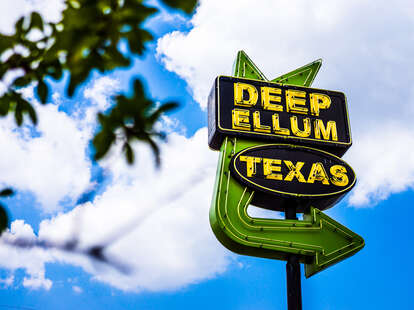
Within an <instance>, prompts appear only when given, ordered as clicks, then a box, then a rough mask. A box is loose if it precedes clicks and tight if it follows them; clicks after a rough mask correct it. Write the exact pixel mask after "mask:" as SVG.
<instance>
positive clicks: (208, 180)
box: [0, 0, 414, 309]
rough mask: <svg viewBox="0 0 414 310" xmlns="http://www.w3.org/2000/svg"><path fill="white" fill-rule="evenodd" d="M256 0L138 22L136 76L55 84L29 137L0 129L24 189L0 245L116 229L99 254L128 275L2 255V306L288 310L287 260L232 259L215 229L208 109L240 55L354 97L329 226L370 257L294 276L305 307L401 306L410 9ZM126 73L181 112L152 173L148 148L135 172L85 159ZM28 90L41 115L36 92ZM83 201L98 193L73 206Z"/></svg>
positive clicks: (6, 124) (11, 9) (407, 195)
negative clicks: (211, 94)
mask: <svg viewBox="0 0 414 310" xmlns="http://www.w3.org/2000/svg"><path fill="white" fill-rule="evenodd" d="M262 2H263V3H261V4H260V5H257V4H255V5H254V6H253V5H252V4H251V2H249V1H240V0H239V1H226V2H225V3H224V2H223V1H218V0H217V1H213V0H210V1H201V3H200V6H199V7H198V9H197V11H196V13H195V15H193V16H190V17H188V16H185V15H183V14H180V13H178V12H176V11H172V10H166V9H165V8H162V10H161V13H160V14H158V15H157V16H156V17H154V18H153V19H152V20H150V21H149V22H148V24H147V27H148V28H149V29H150V30H151V31H152V33H153V34H154V36H155V37H156V39H155V41H154V42H153V43H151V44H149V45H148V49H147V52H146V54H145V56H144V57H143V58H137V59H135V61H134V63H133V65H132V66H131V67H130V68H128V69H125V70H119V71H116V72H112V73H108V74H106V75H103V76H99V75H94V76H92V77H91V78H90V79H89V80H88V81H87V82H86V83H85V84H84V85H83V86H82V88H81V89H79V91H78V92H77V94H76V96H75V97H74V98H72V99H68V98H66V97H65V95H64V91H63V89H64V82H65V81H64V80H62V81H60V82H58V83H54V84H53V92H54V94H53V96H52V99H51V102H50V104H48V105H46V106H39V107H38V111H39V119H40V122H39V125H38V127H37V128H36V129H35V130H36V135H33V128H30V126H29V125H27V126H25V127H24V128H23V129H22V130H16V128H15V124H14V121H13V119H8V118H7V119H1V120H0V145H1V146H2V149H3V150H7V151H4V152H2V154H1V155H0V159H1V160H0V171H2V175H1V176H0V183H1V185H11V186H13V187H14V188H16V190H17V192H18V194H17V195H16V196H15V197H13V198H10V199H5V200H4V201H3V202H4V203H5V204H7V206H8V209H9V210H10V214H11V216H12V223H11V227H10V230H9V231H8V232H7V233H6V234H7V237H9V238H13V237H25V238H33V239H37V240H45V239H48V240H52V241H56V242H59V241H64V240H67V239H68V238H70V237H73V234H74V231H77V237H78V238H79V240H80V242H81V246H82V247H87V246H88V245H91V244H95V243H97V242H98V243H99V242H105V241H106V240H112V238H113V236H117V235H118V234H117V232H119V231H121V232H122V234H121V235H122V237H121V238H115V241H114V242H112V243H111V246H110V247H109V248H108V255H109V256H110V257H112V258H114V259H115V260H116V261H119V262H122V263H125V264H127V265H128V266H131V267H132V269H133V270H134V271H133V272H132V274H127V275H125V274H121V273H119V272H118V271H117V270H115V269H114V268H112V267H110V266H107V265H101V264H98V263H96V262H94V261H90V260H89V259H88V258H87V257H84V256H77V255H71V254H68V253H62V252H59V251H54V250H50V251H46V250H42V249H31V250H27V249H23V250H22V249H16V248H12V247H9V246H6V245H4V244H3V243H1V244H0V300H1V302H0V309H19V308H18V307H20V309H101V308H104V307H105V308H110V309H167V308H168V309H175V308H179V309H182V308H190V307H192V308H197V309H208V308H211V307H215V308H218V309H221V308H228V309H285V308H286V283H285V282H286V280H285V263H284V262H282V261H274V260H266V259H260V258H253V257H246V256H239V255H236V254H232V253H230V252H229V251H227V250H226V249H225V248H224V247H223V246H221V245H220V243H219V242H218V241H217V240H216V239H215V237H214V235H213V233H212V231H211V229H210V227H209V224H208V210H209V205H210V200H211V195H212V186H213V182H214V178H215V170H216V164H217V156H218V154H217V152H214V151H211V150H209V149H208V147H207V131H206V128H205V127H206V125H207V115H206V110H205V107H206V97H207V94H208V91H209V90H210V87H211V86H212V83H213V80H214V78H215V77H216V76H217V75H222V74H224V75H228V74H230V73H231V66H232V63H233V61H234V58H235V56H236V53H237V51H238V50H241V49H243V50H245V51H246V52H247V54H248V55H249V56H250V57H251V58H252V59H253V61H255V63H256V64H257V65H258V66H259V68H260V69H261V70H262V71H263V72H264V73H265V75H266V76H267V77H269V78H273V77H276V76H279V75H280V74H283V73H286V72H288V71H290V70H292V69H295V68H297V67H299V66H301V65H304V64H306V63H309V62H311V61H313V60H316V59H318V58H322V59H323V65H322V68H321V71H320V73H319V75H318V76H317V77H316V79H315V82H314V85H313V86H314V87H318V88H324V89H331V90H338V91H343V92H344V93H345V94H346V96H347V99H348V106H349V110H350V118H351V129H352V133H353V140H354V145H353V146H352V147H351V149H350V150H349V151H348V152H347V154H346V155H345V157H344V158H345V160H347V162H348V163H349V164H350V165H351V166H352V167H353V168H354V169H355V171H356V175H357V178H358V184H357V186H356V187H355V188H354V189H353V191H352V192H351V193H350V194H348V196H347V197H346V199H344V200H343V201H341V203H339V204H338V205H336V206H335V207H334V208H332V209H330V210H328V211H327V214H328V215H329V216H331V217H332V218H334V219H335V220H337V221H338V222H340V223H342V224H343V225H345V226H347V227H349V228H350V229H351V230H353V231H355V232H356V233H358V234H359V235H361V236H362V237H363V238H364V239H365V242H366V246H365V248H364V249H363V250H361V251H360V252H359V253H357V254H356V255H355V256H353V257H351V258H349V259H347V260H345V261H343V262H341V263H339V264H337V265H335V266H332V267H330V268H328V269H327V270H325V271H323V272H321V273H319V274H317V275H315V276H313V277H311V278H310V279H305V278H304V277H303V272H302V294H303V305H304V309H360V308H367V309H371V308H376V309H389V308H390V307H394V308H410V306H411V301H410V298H409V293H410V291H409V290H410V284H411V279H412V278H413V276H414V274H413V271H412V269H411V268H410V265H409V257H411V255H412V254H413V253H412V252H413V251H412V249H411V244H412V243H413V241H412V237H411V236H410V234H409V230H408V229H409V227H410V216H409V215H410V213H411V202H412V201H413V199H414V193H413V190H412V188H413V185H414V155H413V154H414V152H413V150H414V149H413V145H414V124H413V123H412V121H411V120H412V117H413V116H414V115H413V114H414V108H413V107H414V88H413V86H412V85H414V84H413V82H414V81H413V80H414V76H413V74H412V73H411V71H412V70H410V68H412V67H413V65H414V63H413V62H414V60H413V59H412V55H413V52H414V46H413V44H412V42H411V41H412V40H411V38H412V37H413V29H414V27H413V26H414V25H413V24H414V19H413V17H412V16H414V15H413V14H412V11H413V9H414V6H413V5H412V4H411V3H410V2H408V1H396V2H395V3H393V5H392V6H390V5H389V3H387V2H385V1H375V2H373V1H335V2H329V3H326V1H322V0H317V1H311V2H310V1H305V0H301V1H298V2H295V3H294V4H293V3H285V1H284V2H279V1H273V0H268V1H267V0H263V1H262ZM155 4H156V3H155ZM0 8H1V10H0V12H3V13H0V14H1V15H4V16H3V17H4V18H3V19H0V20H1V21H0V30H1V31H3V32H7V31H9V30H10V25H12V23H13V21H14V20H16V19H17V17H18V16H20V15H21V14H24V13H27V12H29V11H30V10H31V9H33V8H35V9H37V10H40V11H41V12H42V13H43V14H44V15H45V16H46V17H47V18H48V19H49V20H58V19H59V14H60V13H59V12H60V10H61V5H60V4H59V1H54V0H48V1H40V0H33V1H29V0H16V1H13V3H1V4H0ZM4 12H7V14H5V13H4ZM135 75H138V76H141V77H143V78H144V79H145V81H146V91H147V92H148V93H149V94H150V95H151V96H152V97H153V98H154V99H156V100H157V101H160V102H164V101H167V100H178V101H179V102H180V108H179V109H178V110H177V111H176V112H174V113H172V114H170V115H168V116H167V117H166V118H164V119H163V120H162V122H160V124H158V126H160V127H161V128H163V129H164V130H165V131H167V132H168V133H169V140H168V143H166V144H163V145H162V163H163V164H162V168H161V169H160V170H156V169H155V167H154V164H153V158H152V154H151V152H150V151H149V150H148V149H147V147H146V146H143V145H136V146H135V147H136V151H137V154H138V156H137V163H136V165H135V166H134V167H128V166H127V165H126V164H125V162H124V158H123V156H121V155H120V154H121V151H120V148H116V149H114V150H113V152H112V153H111V154H109V156H108V157H107V158H106V159H104V160H103V161H102V162H99V163H95V162H93V161H92V160H91V158H90V144H89V141H90V138H91V137H92V135H93V132H94V130H95V128H96V123H95V114H96V112H97V111H100V110H104V109H107V108H109V107H110V106H111V99H110V98H111V96H112V95H114V94H116V93H117V92H119V91H126V92H127V91H128V90H129V86H130V84H129V81H130V79H131V77H133V76H135ZM6 82H7V81H2V83H6ZM24 94H25V96H26V98H28V99H29V100H31V101H32V102H33V104H35V105H36V104H37V99H36V97H35V96H33V88H31V87H29V88H27V89H26V90H25V91H24ZM85 193H93V194H92V195H89V196H88V197H87V198H88V199H81V200H80V198H82V197H85ZM75 228H76V229H75ZM302 271H303V269H302Z"/></svg>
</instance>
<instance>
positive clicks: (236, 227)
mask: <svg viewBox="0 0 414 310" xmlns="http://www.w3.org/2000/svg"><path fill="white" fill-rule="evenodd" d="M320 64H321V62H320V61H316V62H313V63H311V64H309V65H306V66H304V67H301V68H299V69H296V70H294V71H292V72H290V73H288V74H285V75H283V76H281V77H278V78H276V79H274V80H273V81H276V82H284V83H289V84H290V85H295V86H306V87H309V86H310V85H311V83H312V81H313V79H314V78H315V76H316V74H317V72H318V70H319V68H320ZM233 74H234V75H235V76H236V77H248V78H253V79H257V80H265V79H266V78H265V77H264V75H263V74H262V73H261V72H260V70H259V69H258V68H257V67H256V66H255V65H254V63H253V62H252V61H251V60H250V59H249V58H248V56H247V55H246V54H245V53H244V52H242V51H241V52H239V54H238V56H237V59H236V62H235V65H234V67H233ZM209 123H210V121H209ZM269 144H271V143H267V144H266V141H263V140H252V139H246V138H244V137H242V138H240V137H237V136H231V137H229V136H226V137H225V138H224V139H223V141H222V143H221V147H220V157H219V162H218V168H217V176H216V183H215V187H214V195H213V201H212V205H211V208H210V224H211V227H212V230H213V232H214V234H215V235H216V237H217V239H218V240H219V241H220V242H221V243H222V244H223V245H224V246H225V247H226V248H228V249H229V250H231V251H233V252H236V253H239V254H243V255H250V256H257V257H264V258H272V259H279V260H287V257H288V256H289V255H292V254H294V255H297V256H298V257H299V261H300V262H301V263H304V264H305V275H306V277H310V276H312V275H314V274H316V273H318V272H319V271H321V270H323V269H325V268H327V267H329V266H331V265H333V264H335V263H337V262H339V261H341V260H343V259H345V258H347V257H349V256H351V255H353V254H355V253H356V252H358V251H359V250H361V249H362V248H363V247H364V240H363V239H362V238H361V237H360V236H359V235H357V234H356V233H354V232H352V231H351V230H349V229H348V228H346V227H345V226H343V225H341V224H340V223H338V222H336V221H335V220H333V219H332V218H330V217H328V216H327V215H326V214H324V213H323V212H322V211H321V210H320V209H318V208H316V207H315V206H318V205H319V204H320V205H321V206H322V207H320V208H322V209H324V208H327V207H331V206H332V204H333V203H334V202H336V201H337V200H335V201H334V202H333V203H331V204H326V203H325V204H324V203H323V201H324V199H325V200H326V198H323V196H324V195H325V196H326V195H328V194H326V193H324V194H319V195H318V194H315V195H313V194H312V195H310V194H309V195H308V196H306V195H300V194H297V195H296V197H295V198H294V199H293V198H292V197H287V196H289V195H285V194H282V193H280V192H281V191H277V190H275V192H276V194H275V196H271V194H269V195H270V196H269V195H267V194H266V193H265V191H268V192H271V190H269V188H266V190H261V189H260V187H258V186H252V185H249V182H250V183H252V184H253V183H254V182H253V181H249V180H247V178H248V177H253V174H255V173H256V169H257V170H260V169H263V171H264V173H262V174H260V173H259V172H257V177H258V178H260V177H261V178H262V181H261V182H268V183H266V184H276V186H279V185H278V183H269V180H265V179H266V177H269V176H270V178H273V179H275V180H276V181H286V180H287V181H295V182H302V183H303V184H301V186H302V188H304V189H303V190H307V188H310V190H314V191H315V190H316V191H318V190H319V189H318V188H323V187H324V186H328V185H324V184H325V183H328V184H329V185H330V186H333V185H332V184H331V183H333V184H334V185H337V186H344V188H345V187H346V189H344V190H343V192H344V193H345V192H346V191H349V190H350V189H351V188H352V186H353V184H354V183H355V176H354V174H353V172H352V174H351V173H350V172H349V171H351V170H352V168H350V167H349V166H348V165H347V164H346V163H344V162H343V161H341V159H340V158H337V157H336V156H334V155H330V154H329V153H327V154H328V155H329V156H331V157H332V159H329V158H328V159H323V160H320V161H321V162H322V161H324V162H330V166H329V167H330V168H332V167H334V168H332V169H333V170H332V169H331V171H333V174H335V173H337V175H334V176H330V175H328V173H326V180H325V179H324V176H323V175H324V173H325V172H323V171H324V168H313V166H312V167H311V168H309V169H310V170H309V171H311V172H309V173H307V174H306V179H305V178H302V177H303V175H302V170H301V169H302V166H303V167H305V162H306V160H303V161H301V163H302V162H303V164H298V163H299V162H300V160H301V159H300V158H299V160H296V161H294V162H293V161H287V160H285V163H286V162H288V163H291V166H290V167H289V165H290V164H287V168H286V169H290V171H289V172H290V173H291V174H292V173H294V175H295V177H293V176H291V177H288V175H289V172H288V174H287V175H286V173H285V174H283V171H282V166H281V165H282V160H279V159H276V158H277V157H278V156H279V157H280V154H285V155H286V154H288V153H289V152H287V151H286V150H284V149H283V148H285V149H288V148H290V149H293V151H291V152H293V155H295V156H296V154H297V153H294V148H295V146H292V145H288V144H285V145H284V146H283V147H281V149H282V151H281V153H277V150H275V151H274V152H276V153H272V154H271V156H267V157H272V158H267V163H266V165H267V166H266V165H265V163H264V160H262V159H261V158H262V157H257V156H256V155H255V156H256V157H255V158H256V159H255V160H254V161H252V162H253V163H257V167H256V166H254V170H255V171H254V173H253V172H251V173H250V175H247V174H248V173H249V172H248V170H247V169H248V168H249V167H250V168H251V169H253V168H252V167H253V166H252V165H253V164H252V162H250V166H248V160H249V158H247V157H246V156H245V157H246V158H244V159H243V161H245V162H246V166H241V167H243V169H244V170H245V171H246V175H245V176H243V178H244V179H246V182H241V181H240V180H241V177H237V176H236V174H235V172H234V170H237V169H235V168H234V165H235V160H237V159H239V157H240V155H241V154H245V153H246V150H249V149H253V150H255V149H260V148H262V149H264V150H265V151H268V152H270V151H269V150H268V149H269V147H267V145H269ZM298 149H302V151H303V150H306V149H310V148H307V147H299V148H298ZM318 152H319V153H326V152H323V151H318V150H315V153H318ZM246 154H247V153H246ZM328 155H326V156H328ZM263 156H264V155H263ZM329 156H328V157H329ZM334 157H335V158H336V159H334ZM263 158H264V157H263ZM239 161H240V160H239ZM315 162H317V163H318V161H315ZM232 164H233V171H232V168H231V167H232ZM239 164H240V165H242V164H243V163H239ZM260 164H262V166H260ZM269 165H270V166H269ZM292 165H293V168H292ZM315 165H316V164H315V163H314V166H315ZM265 166H266V167H265ZM299 166H300V167H301V168H298V167H299ZM316 166H317V165H316ZM338 167H342V168H338ZM266 169H267V170H266ZM293 169H294V170H293ZM303 169H305V168H303ZM312 169H314V170H312ZM335 169H339V170H338V171H339V172H338V171H336V170H335ZM341 169H342V170H341ZM269 171H270V172H269ZM286 171H287V170H286ZM292 171H293V172H292ZM347 171H348V172H347ZM346 173H348V174H346ZM321 175H322V176H321ZM301 176H302V177H301ZM315 180H316V182H318V181H319V182H320V185H319V187H312V186H314V183H315ZM329 180H330V181H331V182H329ZM311 181H312V182H311ZM308 183H312V184H308ZM351 183H352V184H351ZM254 184H256V183H254ZM292 184H293V183H292ZM349 184H350V185H349ZM280 186H282V185H280ZM306 186H307V187H306ZM263 188H265V186H263ZM293 188H294V186H293ZM325 188H327V187H325ZM333 188H335V186H333ZM325 191H326V189H325ZM328 192H329V190H328ZM266 195H267V196H266ZM304 196H306V197H304ZM311 196H315V197H316V198H317V199H314V200H313V197H311ZM319 196H320V197H319ZM328 196H329V195H328ZM263 197H265V198H263ZM321 197H322V198H321ZM318 198H320V199H319V200H318ZM283 199H284V200H283ZM255 201H256V202H255ZM251 203H255V204H256V205H258V206H261V207H265V208H268V209H274V210H281V209H282V208H281V207H280V205H278V204H281V205H284V208H286V204H291V203H294V204H296V206H295V208H296V209H297V210H298V212H304V217H303V220H282V219H280V220H279V219H259V218H253V217H251V216H249V215H248V213H247V208H248V206H249V204H251ZM261 204H262V205H261ZM273 204H274V205H273Z"/></svg>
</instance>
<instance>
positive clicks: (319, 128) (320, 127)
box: [315, 119, 338, 141]
mask: <svg viewBox="0 0 414 310" xmlns="http://www.w3.org/2000/svg"><path fill="white" fill-rule="evenodd" d="M321 133H322V137H323V139H324V140H329V137H330V136H331V135H332V141H338V133H337V131H336V123H335V122H334V121H328V123H327V126H326V127H325V125H324V124H323V121H322V120H321V119H316V120H315V138H316V139H320V138H321Z"/></svg>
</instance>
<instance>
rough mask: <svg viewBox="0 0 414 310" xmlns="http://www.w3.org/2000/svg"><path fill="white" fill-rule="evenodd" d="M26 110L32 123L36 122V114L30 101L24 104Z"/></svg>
mask: <svg viewBox="0 0 414 310" xmlns="http://www.w3.org/2000/svg"><path fill="white" fill-rule="evenodd" d="M26 111H27V113H28V114H29V117H30V119H31V120H32V123H33V124H34V125H36V124H37V115H36V111H35V109H34V108H33V107H32V105H31V104H30V103H28V104H27V106H26Z"/></svg>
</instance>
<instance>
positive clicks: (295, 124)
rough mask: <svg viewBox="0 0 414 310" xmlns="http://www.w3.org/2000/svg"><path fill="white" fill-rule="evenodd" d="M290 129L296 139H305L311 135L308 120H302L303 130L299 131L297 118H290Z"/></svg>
mask: <svg viewBox="0 0 414 310" xmlns="http://www.w3.org/2000/svg"><path fill="white" fill-rule="evenodd" d="M290 127H291V128H292V132H293V134H294V135H295V136H297V137H301V138H306V137H309V136H310V134H311V121H310V119H309V118H304V119H303V130H300V129H299V126H298V118H297V117H296V116H291V117H290Z"/></svg>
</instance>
